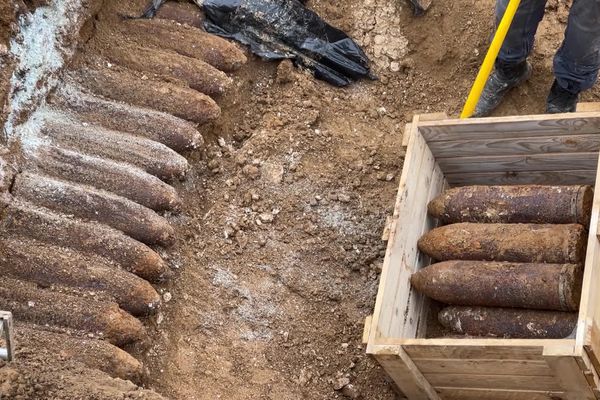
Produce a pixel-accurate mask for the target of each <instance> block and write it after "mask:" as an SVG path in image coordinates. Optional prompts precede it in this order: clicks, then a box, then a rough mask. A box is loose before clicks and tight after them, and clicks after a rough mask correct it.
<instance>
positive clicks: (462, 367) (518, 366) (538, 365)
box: [413, 358, 554, 376]
mask: <svg viewBox="0 0 600 400" xmlns="http://www.w3.org/2000/svg"><path fill="white" fill-rule="evenodd" d="M413 361H414V363H415V365H416V366H417V368H419V371H421V372H422V373H423V374H425V375H427V374H443V373H453V374H480V373H482V372H485V374H487V375H519V376H554V373H553V372H552V370H551V369H550V368H549V367H548V364H547V363H546V362H545V361H533V360H478V359H473V360H468V359H467V360H465V359H428V358H424V359H418V358H415V359H413Z"/></svg>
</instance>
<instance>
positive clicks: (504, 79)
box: [474, 0, 546, 117]
mask: <svg viewBox="0 0 600 400" xmlns="http://www.w3.org/2000/svg"><path fill="white" fill-rule="evenodd" d="M508 3H509V0H497V2H496V26H498V24H499V23H500V20H501V19H502V17H503V16H504V12H505V11H506V8H507V6H508ZM545 7H546V0H523V1H522V2H521V4H520V6H519V8H518V9H517V13H516V14H515V18H514V19H513V22H512V24H511V26H510V29H509V31H508V34H507V36H506V39H505V40H504V43H503V44H502V48H501V50H500V54H499V55H498V58H497V59H496V68H495V69H494V71H493V72H492V74H491V75H490V78H489V79H488V81H487V83H486V85H485V88H484V90H483V93H482V94H481V98H480V99H479V102H478V103H477V107H476V108H475V114H474V116H475V117H484V116H486V115H489V114H490V113H491V112H492V111H493V110H494V109H495V108H496V107H498V106H499V105H500V103H501V102H502V100H503V99H504V97H505V96H506V94H507V93H508V92H509V91H510V90H511V89H512V88H514V87H516V86H519V85H521V84H522V83H523V82H525V81H526V80H527V79H529V77H530V76H531V71H532V68H531V65H530V64H529V63H528V62H527V57H528V56H529V53H531V49H532V48H533V42H534V39H535V33H536V31H537V28H538V25H539V23H540V21H541V20H542V18H543V17H544V11H545Z"/></svg>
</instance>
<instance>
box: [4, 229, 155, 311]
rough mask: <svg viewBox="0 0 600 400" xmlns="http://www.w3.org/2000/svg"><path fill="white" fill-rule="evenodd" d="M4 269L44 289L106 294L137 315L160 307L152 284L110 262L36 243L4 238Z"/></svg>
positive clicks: (10, 275) (5, 271) (7, 274)
mask: <svg viewBox="0 0 600 400" xmlns="http://www.w3.org/2000/svg"><path fill="white" fill-rule="evenodd" d="M0 270H2V274H3V275H4V276H7V277H11V278H15V279H23V280H26V281H29V282H32V283H35V284H38V285H40V286H42V287H54V286H58V287H70V288H75V289H76V290H80V291H83V292H89V291H92V292H94V293H96V292H103V293H106V294H108V295H109V296H110V297H111V298H112V299H114V300H115V301H116V302H117V303H118V304H119V306H120V307H121V308H122V309H124V310H125V311H127V312H129V313H131V314H133V315H147V314H150V313H152V312H154V311H155V310H156V309H157V307H158V306H159V304H160V296H159V294H158V293H157V292H156V290H154V288H153V287H152V285H150V284H149V283H148V282H147V281H145V280H144V279H142V278H140V277H138V276H136V275H134V274H132V273H130V272H127V271H125V270H124V269H121V268H119V267H118V266H117V265H115V264H112V263H111V262H109V261H108V260H106V259H104V258H102V257H93V256H89V255H84V254H82V253H79V252H77V251H73V250H70V249H65V248H62V247H57V246H51V245H48V244H44V243H40V242H37V241H35V240H22V238H5V239H0Z"/></svg>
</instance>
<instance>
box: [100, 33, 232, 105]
mask: <svg viewBox="0 0 600 400" xmlns="http://www.w3.org/2000/svg"><path fill="white" fill-rule="evenodd" d="M103 55H104V56H105V57H106V58H107V59H109V60H111V61H112V62H114V63H115V64H118V65H121V66H123V67H126V68H129V69H132V70H136V71H140V72H146V73H150V74H156V75H162V76H167V77H172V78H175V79H179V80H181V81H183V82H186V83H187V84H188V85H189V87H191V88H192V89H194V90H197V91H199V92H201V93H204V94H208V95H209V96H213V95H220V94H223V93H224V92H225V90H226V89H227V88H228V87H229V86H230V85H231V83H232V82H233V81H232V79H231V78H229V77H228V76H227V75H226V74H225V73H224V72H221V71H219V70H218V69H216V68H215V67H213V66H212V65H210V64H207V63H206V62H204V61H202V60H198V59H197V58H191V57H186V56H182V55H181V54H179V53H175V52H173V51H167V50H160V49H150V48H148V47H140V46H132V45H126V44H123V45H119V46H112V47H110V48H109V49H107V50H105V51H104V52H103Z"/></svg>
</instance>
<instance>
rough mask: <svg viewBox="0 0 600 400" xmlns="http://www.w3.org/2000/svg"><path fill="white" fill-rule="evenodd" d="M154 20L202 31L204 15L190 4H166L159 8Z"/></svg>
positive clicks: (195, 6)
mask: <svg viewBox="0 0 600 400" xmlns="http://www.w3.org/2000/svg"><path fill="white" fill-rule="evenodd" d="M156 18H161V19H168V20H171V21H175V22H178V23H180V24H185V25H189V26H193V27H195V28H200V29H204V13H202V11H201V10H200V8H198V6H197V5H195V4H191V3H173V2H167V3H165V4H163V5H162V6H161V7H160V9H159V10H158V12H157V13H156Z"/></svg>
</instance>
